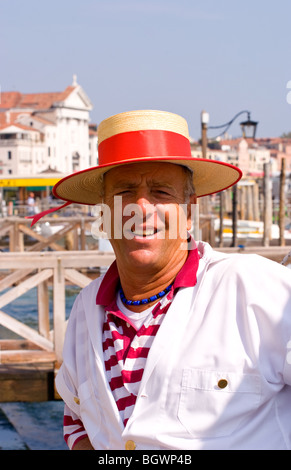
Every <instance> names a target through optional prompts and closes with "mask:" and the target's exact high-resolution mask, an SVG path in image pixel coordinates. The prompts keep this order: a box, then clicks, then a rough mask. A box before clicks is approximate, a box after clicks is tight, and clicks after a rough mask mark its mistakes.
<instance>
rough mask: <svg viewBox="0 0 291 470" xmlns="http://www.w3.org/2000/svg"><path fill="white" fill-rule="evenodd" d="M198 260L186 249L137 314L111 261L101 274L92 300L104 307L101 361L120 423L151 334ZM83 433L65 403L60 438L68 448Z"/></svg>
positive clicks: (134, 394) (137, 382) (130, 405)
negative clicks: (162, 289) (168, 283)
mask: <svg viewBox="0 0 291 470" xmlns="http://www.w3.org/2000/svg"><path fill="white" fill-rule="evenodd" d="M198 262H199V257H198V251H197V249H195V250H191V251H189V255H188V258H187V260H186V262H185V264H184V266H183V267H182V269H181V270H180V272H179V273H178V275H177V277H176V279H175V281H174V285H173V286H172V289H171V290H170V292H169V293H168V294H167V296H165V297H164V298H163V299H161V300H160V301H159V302H158V303H157V304H155V305H154V306H153V307H151V308H149V309H147V310H146V311H143V312H139V313H138V314H137V313H134V312H131V311H129V310H128V309H126V308H125V307H124V306H123V304H122V302H121V300H120V298H119V296H118V295H117V290H118V287H119V275H118V271H117V266H116V263H115V262H114V263H113V264H112V265H111V266H110V268H109V269H108V271H107V273H106V274H105V276H104V279H103V281H102V283H101V285H100V288H99V291H98V294H97V297H96V303H97V304H98V305H102V306H104V309H105V318H104V325H103V353H104V363H105V370H106V374H107V379H108V382H109V384H110V388H111V391H112V393H113V396H114V398H115V401H116V404H117V408H118V410H119V412H120V415H121V418H122V420H123V423H124V425H126V423H127V421H128V419H129V417H130V415H131V413H132V410H133V408H134V405H135V401H136V398H137V394H138V390H139V386H140V382H141V379H142V375H143V371H144V367H145V364H146V359H147V356H148V353H149V351H150V347H151V344H152V342H153V341H154V338H155V335H156V334H157V331H158V329H159V327H160V325H161V323H162V321H163V319H164V317H165V314H166V313H167V311H168V309H169V307H170V305H171V302H172V300H173V297H174V295H175V292H176V291H177V289H179V288H181V287H190V286H194V285H195V284H196V273H197V269H198ZM135 319H137V320H138V321H135ZM141 323H142V325H141ZM86 436H87V433H86V430H85V429H84V427H83V423H82V421H81V420H80V419H79V417H78V416H77V415H76V414H75V413H74V412H73V411H72V410H70V409H69V408H68V406H67V405H65V412H64V438H65V441H66V442H67V445H68V446H69V448H71V449H72V448H73V447H74V445H75V444H76V443H77V442H78V441H79V440H81V439H83V438H84V437H86Z"/></svg>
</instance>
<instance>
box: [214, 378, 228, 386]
mask: <svg viewBox="0 0 291 470" xmlns="http://www.w3.org/2000/svg"><path fill="white" fill-rule="evenodd" d="M217 385H218V387H219V388H225V387H227V385H228V381H227V380H226V379H220V380H219V381H218V384H217Z"/></svg>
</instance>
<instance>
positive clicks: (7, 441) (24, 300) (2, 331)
mask: <svg viewBox="0 0 291 470" xmlns="http://www.w3.org/2000/svg"><path fill="white" fill-rule="evenodd" d="M79 291H80V288H78V287H75V286H70V287H67V288H66V316H67V317H68V316H69V315H70V311H71V308H72V306H73V303H74V300H75V298H76V296H77V294H78V293H79ZM49 297H50V321H51V327H52V321H53V314H52V312H53V308H52V307H53V306H52V303H53V293H52V289H50V290H49ZM2 311H4V312H5V313H7V314H9V315H11V316H12V317H14V318H16V319H17V320H19V321H21V322H23V323H25V324H26V325H28V326H30V327H31V328H35V329H37V324H38V321H37V316H38V309H37V288H34V289H31V290H30V291H28V292H26V293H25V294H23V295H22V296H21V297H19V298H18V299H16V300H14V301H13V302H11V303H10V304H8V305H6V306H5V307H3V308H2ZM17 338H18V337H17V335H15V334H14V333H13V332H11V331H10V330H8V329H6V328H4V327H2V326H0V339H17ZM63 409H64V404H63V402H62V401H49V402H35V403H30V402H28V403H24V402H10V403H6V402H4V403H0V450H67V449H68V447H67V446H66V444H65V441H64V439H63V426H62V423H63Z"/></svg>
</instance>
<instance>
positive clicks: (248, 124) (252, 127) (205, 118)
mask: <svg viewBox="0 0 291 470" xmlns="http://www.w3.org/2000/svg"><path fill="white" fill-rule="evenodd" d="M244 113H247V120H246V121H242V122H241V123H240V126H241V130H242V135H243V137H244V138H247V137H248V135H247V134H248V131H251V132H252V135H251V136H250V137H251V138H252V139H255V138H256V130H257V125H258V122H257V121H252V120H251V113H250V111H240V112H239V113H237V114H236V115H235V116H234V117H233V118H232V119H231V120H230V121H229V122H227V123H225V124H221V125H219V126H208V122H209V114H208V113H207V112H206V111H202V112H201V138H202V158H206V152H207V129H223V131H222V132H221V133H220V134H219V135H217V136H216V137H215V138H217V137H220V136H221V135H222V134H224V133H225V132H226V131H227V130H228V129H229V127H230V126H231V125H232V123H233V122H234V121H235V120H236V119H237V118H238V117H239V116H241V115H242V114H244ZM220 206H222V194H221V193H220ZM220 214H221V216H220V236H221V240H220V244H222V233H223V230H222V222H223V220H222V219H223V216H222V210H220ZM236 245H237V186H236V185H234V186H233V198H232V245H231V246H233V247H235V246H236Z"/></svg>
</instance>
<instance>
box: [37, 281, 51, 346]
mask: <svg viewBox="0 0 291 470" xmlns="http://www.w3.org/2000/svg"><path fill="white" fill-rule="evenodd" d="M37 304H38V330H39V333H40V334H41V335H42V336H44V337H45V338H47V339H49V332H50V322H49V292H48V282H47V281H44V282H42V283H41V284H39V285H38V286H37Z"/></svg>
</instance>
